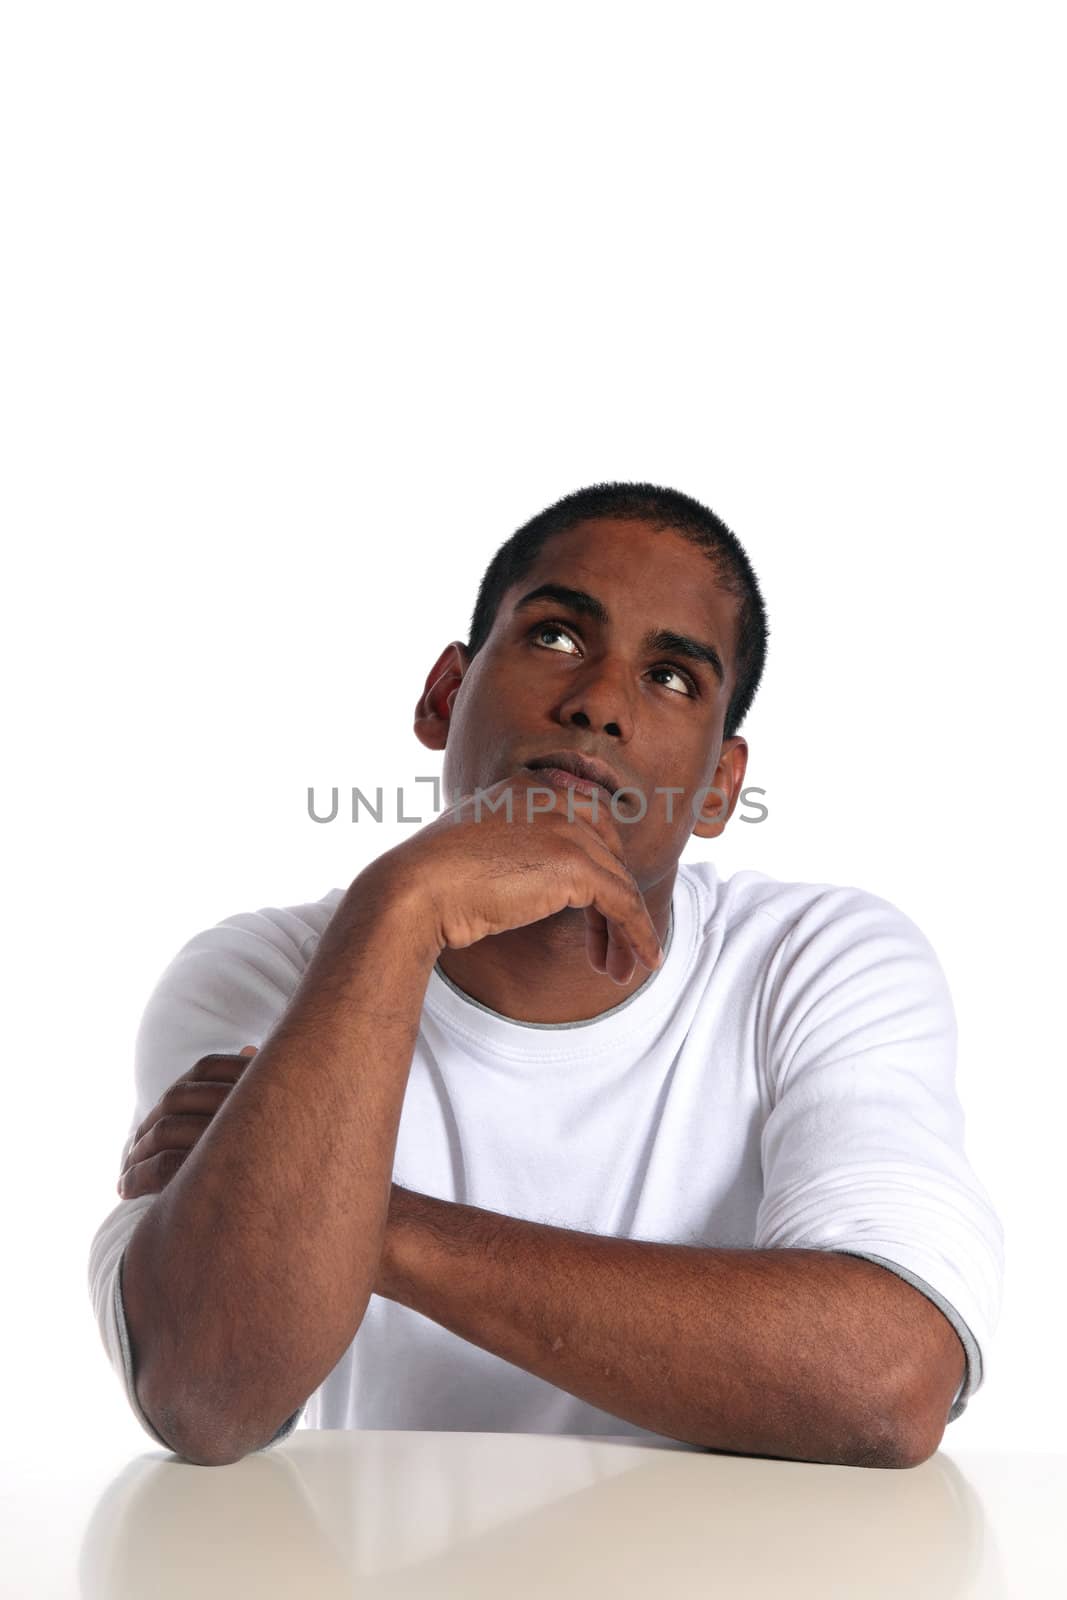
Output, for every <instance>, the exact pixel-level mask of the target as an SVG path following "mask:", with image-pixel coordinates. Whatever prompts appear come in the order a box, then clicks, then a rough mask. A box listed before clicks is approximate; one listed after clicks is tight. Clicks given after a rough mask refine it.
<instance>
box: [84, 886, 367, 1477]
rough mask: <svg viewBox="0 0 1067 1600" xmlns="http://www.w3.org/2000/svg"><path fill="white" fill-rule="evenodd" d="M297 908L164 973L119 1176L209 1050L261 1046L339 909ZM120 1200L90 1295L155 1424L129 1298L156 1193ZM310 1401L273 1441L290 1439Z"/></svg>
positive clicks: (134, 1403) (199, 946)
mask: <svg viewBox="0 0 1067 1600" xmlns="http://www.w3.org/2000/svg"><path fill="white" fill-rule="evenodd" d="M335 897H336V891H335V893H334V897H330V896H328V897H326V900H324V901H322V902H319V903H317V904H316V905H313V906H310V907H306V908H300V909H299V910H294V911H271V912H254V913H247V914H241V915H239V916H236V917H232V918H229V919H228V920H227V921H225V922H222V923H220V924H218V925H217V926H216V927H214V928H209V929H207V930H205V931H204V932H202V933H199V934H197V935H196V936H195V938H193V939H190V940H189V942H188V943H187V944H186V945H184V946H183V947H182V949H181V950H180V951H179V952H178V954H177V955H176V956H175V957H174V959H173V961H171V963H170V964H169V966H168V967H167V968H166V970H165V971H164V972H163V974H162V976H161V977H160V979H159V981H158V983H157V984H156V986H155V988H154V990H153V991H152V993H151V995H150V997H149V999H148V1003H147V1005H146V1007H145V1010H144V1013H143V1015H142V1018H141V1022H140V1027H139V1028H138V1032H137V1039H136V1043H135V1046H134V1064H133V1079H134V1110H133V1115H132V1117H131V1120H130V1125H129V1131H128V1133H127V1136H126V1140H125V1142H124V1144H123V1147H122V1153H121V1155H120V1157H119V1162H118V1165H117V1166H116V1169H115V1176H116V1179H117V1178H118V1174H119V1172H120V1171H121V1169H122V1166H123V1165H124V1163H125V1159H126V1155H127V1153H128V1151H129V1150H130V1148H131V1146H132V1143H133V1138H134V1134H135V1133H136V1130H137V1128H138V1127H139V1126H140V1124H141V1123H142V1122H143V1121H144V1119H145V1117H146V1116H147V1115H148V1113H149V1112H150V1111H151V1109H152V1107H153V1106H154V1105H156V1104H157V1103H158V1101H159V1100H160V1098H161V1097H162V1095H163V1093H164V1091H165V1090H166V1089H167V1088H169V1086H170V1085H171V1084H172V1083H174V1082H175V1081H176V1079H178V1078H180V1077H181V1076H182V1075H183V1073H185V1072H187V1071H188V1070H189V1068H190V1067H192V1066H193V1065H194V1064H195V1062H197V1061H198V1060H200V1058H201V1057H202V1056H205V1055H209V1054H214V1053H220V1054H231V1053H236V1052H237V1051H239V1050H240V1049H241V1047H242V1045H246V1044H257V1045H258V1044H261V1043H262V1042H263V1040H264V1039H265V1038H266V1037H267V1035H268V1034H269V1033H270V1032H271V1030H272V1029H273V1028H274V1026H275V1024H276V1023H277V1021H278V1020H279V1018H280V1017H281V1015H282V1013H283V1012H284V1011H285V1008H286V1007H287V1005H288V1003H289V1000H290V999H291V998H292V995H293V994H294V993H295V990H296V987H297V985H298V984H299V981H300V978H301V977H302V975H303V971H304V969H305V967H306V965H307V962H308V961H309V960H310V957H311V954H312V953H313V951H314V948H315V945H316V943H317V941H318V938H319V937H320V936H321V932H322V928H323V927H324V926H325V923H326V921H327V920H328V916H329V913H330V911H331V910H332V906H331V905H330V904H328V902H329V901H330V900H331V898H334V899H335ZM158 1198H159V1197H158V1195H143V1196H141V1197H139V1198H137V1199H133V1200H122V1201H120V1202H119V1204H118V1205H117V1206H116V1207H115V1208H114V1210H113V1211H111V1212H110V1214H109V1215H108V1216H107V1217H106V1218H105V1220H104V1221H103V1223H102V1224H101V1225H100V1227H99V1228H98V1230H97V1232H96V1234H95V1235H94V1237H93V1240H92V1244H91V1246H90V1251H89V1293H90V1298H91V1301H92V1305H93V1312H94V1315H95V1317H96V1321H97V1326H98V1328H99V1330H100V1336H101V1339H102V1341H103V1344H104V1348H105V1350H106V1352H107V1355H108V1359H109V1360H110V1362H111V1365H112V1367H113V1368H114V1370H115V1372H116V1374H117V1376H118V1377H119V1379H120V1381H121V1383H122V1385H123V1387H124V1389H125V1392H126V1398H127V1400H128V1401H129V1404H130V1407H131V1409H132V1410H133V1413H134V1415H135V1416H136V1418H137V1420H138V1421H139V1422H140V1424H141V1426H142V1427H143V1428H144V1429H145V1431H146V1432H147V1433H148V1434H149V1435H150V1436H151V1437H152V1438H153V1439H154V1440H156V1441H157V1443H159V1444H161V1445H163V1446H164V1447H165V1448H166V1449H168V1450H169V1449H171V1446H170V1445H169V1444H168V1443H167V1441H166V1440H165V1439H162V1438H160V1436H159V1434H158V1433H157V1432H156V1431H155V1429H154V1428H153V1427H152V1425H151V1423H150V1422H149V1421H148V1418H147V1417H146V1416H145V1414H144V1412H143V1410H142V1409H141V1406H140V1404H139V1402H138V1399H137V1393H136V1388H135V1382H134V1379H135V1373H134V1366H133V1353H132V1348H131V1343H130V1338H129V1332H128V1329H127V1325H126V1316H125V1310H124V1307H123V1300H122V1263H123V1257H124V1254H125V1249H126V1246H127V1244H128V1243H129V1240H130V1237H131V1236H132V1234H133V1231H134V1229H135V1228H136V1226H137V1224H138V1222H139V1221H140V1218H141V1216H142V1215H143V1214H144V1212H145V1211H146V1210H147V1209H148V1208H149V1207H150V1206H152V1205H154V1204H155V1202H156V1200H157V1199H158ZM303 1410H304V1407H301V1408H300V1410H298V1411H296V1412H294V1413H293V1415H292V1416H291V1417H289V1418H288V1419H287V1420H286V1421H285V1422H284V1423H283V1424H282V1427H281V1428H280V1429H279V1430H278V1432H277V1433H276V1434H275V1436H274V1438H273V1439H271V1440H270V1441H269V1442H268V1444H267V1445H265V1446H264V1447H263V1448H264V1449H268V1448H270V1446H271V1445H274V1444H277V1443H278V1442H279V1441H280V1440H282V1439H285V1438H288V1436H289V1434H290V1433H292V1432H293V1430H294V1429H295V1427H296V1425H297V1423H298V1421H299V1419H300V1417H301V1415H302V1413H303Z"/></svg>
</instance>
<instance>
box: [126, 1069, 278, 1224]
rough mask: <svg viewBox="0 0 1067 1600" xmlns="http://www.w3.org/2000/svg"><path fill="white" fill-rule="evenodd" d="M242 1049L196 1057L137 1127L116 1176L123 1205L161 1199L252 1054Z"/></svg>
mask: <svg viewBox="0 0 1067 1600" xmlns="http://www.w3.org/2000/svg"><path fill="white" fill-rule="evenodd" d="M257 1048H258V1046H257V1045H254V1044H246V1045H245V1046H244V1047H243V1049H242V1050H241V1051H240V1053H239V1054H238V1055H235V1056H229V1055H217V1056H202V1057H201V1058H200V1060H199V1061H198V1062H197V1063H196V1065H195V1067H193V1068H192V1070H191V1071H189V1072H187V1073H186V1074H185V1075H184V1077H181V1078H179V1079H178V1080H177V1082H176V1083H172V1084H171V1086H170V1088H169V1089H167V1090H166V1092H165V1093H164V1095H163V1096H162V1098H161V1099H160V1100H159V1101H158V1103H157V1104H156V1105H154V1106H153V1107H152V1110H151V1111H150V1112H149V1113H148V1115H147V1117H146V1118H145V1119H144V1121H143V1122H142V1123H141V1125H140V1127H139V1128H138V1129H137V1132H136V1134H135V1136H134V1141H133V1145H132V1146H131V1148H130V1153H129V1155H128V1156H127V1157H126V1164H125V1166H124V1167H123V1169H122V1172H121V1174H120V1176H119V1182H118V1192H119V1195H120V1196H121V1198H122V1199H123V1200H136V1199H138V1197H139V1196H140V1195H143V1194H161V1193H162V1191H163V1190H164V1189H165V1188H166V1187H167V1184H168V1183H169V1182H170V1180H171V1179H172V1178H173V1176H174V1174H175V1173H176V1172H177V1171H178V1170H179V1168H180V1167H181V1164H182V1162H183V1161H184V1160H185V1158H186V1156H187V1155H188V1154H189V1152H190V1150H191V1149H192V1148H193V1146H194V1145H195V1144H196V1142H197V1140H198V1139H200V1138H201V1137H202V1135H203V1134H204V1132H205V1130H206V1129H207V1128H208V1127H209V1126H210V1123H211V1119H212V1117H213V1116H214V1115H215V1113H216V1112H217V1111H218V1109H219V1107H220V1106H221V1105H222V1103H223V1101H224V1100H225V1099H226V1096H227V1095H228V1094H229V1092H230V1090H231V1089H232V1088H233V1086H234V1084H235V1083H236V1082H237V1080H238V1079H239V1078H240V1076H241V1074H242V1072H243V1071H244V1070H245V1068H246V1067H247V1066H248V1063H249V1062H250V1061H251V1059H252V1057H253V1056H254V1055H255V1053H256V1050H257Z"/></svg>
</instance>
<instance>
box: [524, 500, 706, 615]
mask: <svg viewBox="0 0 1067 1600" xmlns="http://www.w3.org/2000/svg"><path fill="white" fill-rule="evenodd" d="M636 525H637V526H638V527H639V528H641V529H642V530H643V531H645V532H648V533H653V534H655V535H656V538H655V540H654V541H653V544H652V546H651V550H650V554H651V561H650V562H649V563H646V562H644V561H642V562H641V564H640V570H639V571H637V570H635V569H634V567H633V564H632V561H631V562H628V561H627V550H626V547H625V543H624V542H623V541H624V540H625V538H626V535H627V534H632V533H633V531H634V527H635V519H621V518H613V517H597V518H590V519H588V520H587V521H585V522H581V523H577V524H575V526H574V527H573V528H567V529H565V530H564V531H562V532H561V533H556V534H552V535H551V536H550V537H549V538H548V539H546V540H545V543H544V545H543V546H542V548H541V549H540V550H539V551H538V553H537V556H536V558H535V560H534V562H533V564H532V566H531V567H530V568H529V570H528V571H527V572H526V573H525V574H524V576H523V578H522V579H521V580H519V581H517V582H516V583H514V584H512V585H511V586H510V587H509V589H508V590H507V592H506V594H505V596H504V602H505V607H506V608H507V609H508V610H511V609H513V608H514V607H515V606H516V605H517V604H518V603H519V602H520V601H521V599H522V597H523V596H524V595H526V594H529V592H530V591H531V590H533V589H536V588H539V587H540V586H541V585H542V584H556V585H559V586H561V587H566V588H570V589H575V590H581V591H584V592H585V593H586V594H589V595H592V596H593V597H594V598H596V599H598V600H600V601H601V602H602V604H603V605H604V607H605V610H606V612H607V614H608V616H609V618H610V617H611V616H612V605H611V601H612V600H614V602H615V609H616V610H617V609H618V606H619V604H620V600H621V599H622V598H629V597H630V596H631V595H633V596H635V597H636V598H638V599H639V600H640V601H641V604H642V607H643V608H647V605H648V604H649V603H650V601H651V595H650V593H649V584H650V582H652V583H654V584H655V575H656V571H657V569H658V568H660V569H661V570H662V575H663V583H662V587H661V586H660V585H659V584H656V589H657V594H656V599H655V604H656V605H657V606H658V607H663V606H668V607H669V609H670V610H671V612H672V613H674V614H673V615H672V616H670V617H659V618H657V619H656V621H657V622H659V623H661V624H663V625H664V626H672V627H680V626H681V623H682V622H683V621H685V616H682V615H680V614H679V609H678V608H679V607H682V608H683V609H684V612H685V614H686V615H687V616H688V619H689V621H690V623H691V624H692V625H693V626H694V627H695V626H697V625H698V623H699V622H700V621H701V619H702V618H707V617H708V616H709V608H710V617H711V618H712V619H714V620H718V621H721V622H722V623H723V624H724V625H725V624H726V623H727V622H732V620H733V617H734V614H735V612H736V609H737V597H736V595H735V594H733V593H732V592H731V591H729V590H727V589H724V588H723V587H722V585H721V583H720V582H719V580H718V576H717V572H716V566H715V563H714V561H712V560H711V559H709V556H708V553H707V551H706V550H704V549H703V548H702V547H701V546H699V545H696V544H694V543H693V542H692V540H690V539H687V538H685V536H684V535H683V534H680V533H679V532H678V531H677V530H676V529H674V528H670V527H663V528H661V527H659V526H657V525H656V524H654V523H647V522H639V523H637V524H636ZM661 539H663V540H664V541H666V542H665V543H664V544H663V546H662V549H661V548H660V540H661ZM646 548H647V547H646ZM634 553H635V552H634V551H633V549H632V546H631V551H630V554H631V556H632V555H633V554H634ZM628 580H629V581H628ZM724 642H725V641H724Z"/></svg>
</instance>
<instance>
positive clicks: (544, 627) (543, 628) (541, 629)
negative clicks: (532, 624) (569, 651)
mask: <svg viewBox="0 0 1067 1600" xmlns="http://www.w3.org/2000/svg"><path fill="white" fill-rule="evenodd" d="M545 633H555V634H558V635H559V637H560V638H561V639H570V642H571V644H574V640H573V639H571V636H570V634H569V633H567V632H566V630H565V629H563V628H561V627H558V626H557V624H556V623H554V622H539V623H538V624H537V627H536V628H535V629H534V630H533V633H532V634H531V636H530V637H531V638H533V639H540V637H541V635H542V634H545Z"/></svg>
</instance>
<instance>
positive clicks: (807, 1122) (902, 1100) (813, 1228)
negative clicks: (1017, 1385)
mask: <svg viewBox="0 0 1067 1600" xmlns="http://www.w3.org/2000/svg"><path fill="white" fill-rule="evenodd" d="M762 1035H763V1044H764V1051H765V1063H766V1070H767V1075H768V1079H769V1092H770V1098H771V1110H770V1114H769V1116H768V1117H767V1120H766V1122H765V1124H764V1127H763V1133H762V1146H761V1152H762V1158H763V1170H764V1192H763V1199H762V1201H761V1204H760V1207H759V1212H758V1217H757V1237H756V1245H757V1247H758V1248H774V1249H783V1248H803V1249H822V1250H834V1251H841V1252H844V1253H846V1254H852V1255H859V1256H863V1257H865V1258H867V1259H868V1260H871V1261H875V1262H878V1263H879V1264H880V1265H882V1266H884V1267H887V1268H888V1269H889V1270H890V1271H893V1272H895V1273H897V1275H898V1276H900V1277H902V1278H904V1279H906V1281H908V1282H909V1283H911V1284H913V1285H914V1286H915V1287H916V1288H917V1289H919V1290H920V1291H921V1292H922V1293H924V1294H926V1295H927V1297H928V1298H929V1299H931V1300H932V1301H933V1302H934V1303H935V1304H936V1305H937V1306H938V1307H939V1309H940V1310H941V1311H942V1312H943V1313H944V1315H945V1316H946V1317H947V1318H948V1320H949V1321H950V1322H951V1323H952V1325H953V1327H954V1328H955V1330H956V1332H957V1334H958V1335H959V1337H960V1340H961V1342H962V1344H963V1347H964V1350H965V1353H966V1358H967V1359H966V1375H965V1377H964V1381H963V1385H962V1388H961V1389H960V1391H959V1392H958V1393H957V1396H956V1399H955V1401H954V1403H953V1406H952V1409H951V1411H950V1413H949V1418H948V1420H949V1421H953V1420H955V1418H956V1417H958V1416H959V1415H961V1413H962V1412H963V1410H964V1409H965V1408H966V1405H967V1403H968V1401H969V1400H970V1398H971V1396H972V1395H973V1394H974V1393H975V1391H976V1390H977V1389H978V1388H979V1387H980V1385H981V1384H982V1382H983V1381H984V1377H985V1375H986V1373H987V1371H988V1363H989V1353H990V1348H991V1345H992V1341H993V1336H994V1333H995V1331H996V1327H997V1323H998V1321H999V1317H1000V1306H1001V1297H1002V1288H1003V1275H1004V1233H1003V1228H1002V1225H1001V1222H1000V1220H999V1218H998V1216H997V1214H996V1212H995V1210H994V1207H993V1204H992V1201H991V1199H990V1197H989V1195H988V1194H987V1192H986V1190H985V1188H984V1187H983V1185H982V1184H981V1183H980V1181H979V1180H978V1178H977V1176H976V1175H975V1173H974V1171H973V1170H972V1168H971V1166H970V1163H969V1162H968V1160H967V1156H966V1154H965V1150H964V1114H963V1108H962V1106H961V1104H960V1101H959V1098H958V1095H957V1092H956V1083H955V1077H956V1037H957V1029H956V1019H955V1014H954V1011H953V1006H952V1000H951V997H950V994H949V990H948V986H947V983H946V981H945V977H944V973H943V972H942V969H941V966H940V964H939V962H938V960H937V957H936V956H935V954H934V952H933V950H932V948H931V947H930V944H929V942H928V941H927V940H926V938H925V937H924V935H923V934H922V933H921V932H920V930H919V929H918V928H917V927H916V925H915V924H914V923H913V922H912V921H910V919H909V918H907V917H906V916H905V915H904V914H903V913H902V912H900V911H899V910H897V909H896V907H894V906H892V905H890V904H889V902H887V901H885V900H882V899H880V898H879V897H877V896H875V895H871V894H867V893H865V892H864V891H862V890H858V889H829V890H824V891H823V892H822V893H821V894H820V895H819V897H818V898H817V900H815V901H813V903H812V904H811V905H809V906H808V907H807V908H806V909H805V910H804V911H803V912H802V913H801V914H800V916H799V917H798V919H797V921H796V922H795V924H794V925H793V926H792V928H791V929H790V930H789V931H788V933H787V934H786V935H785V937H784V938H783V941H782V943H781V945H780V947H779V951H778V959H777V960H776V962H775V965H774V969H773V974H772V976H771V977H770V979H769V982H768V988H767V992H766V993H765V995H764V998H763V1012H762Z"/></svg>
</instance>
